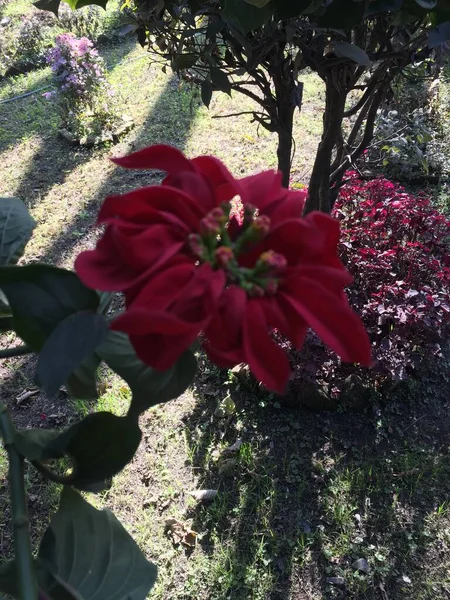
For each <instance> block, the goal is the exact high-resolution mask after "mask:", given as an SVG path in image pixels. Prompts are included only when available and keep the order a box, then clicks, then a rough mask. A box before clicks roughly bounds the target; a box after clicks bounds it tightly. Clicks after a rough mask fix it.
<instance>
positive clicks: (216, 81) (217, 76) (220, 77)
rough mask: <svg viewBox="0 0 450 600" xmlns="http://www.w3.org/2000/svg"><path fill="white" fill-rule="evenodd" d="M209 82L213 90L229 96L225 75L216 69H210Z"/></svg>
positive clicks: (229, 88) (228, 85)
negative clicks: (215, 89)
mask: <svg viewBox="0 0 450 600" xmlns="http://www.w3.org/2000/svg"><path fill="white" fill-rule="evenodd" d="M211 82H212V84H213V86H214V87H215V88H217V89H218V90H220V91H221V92H225V94H228V95H230V96H231V83H230V80H229V79H228V76H227V74H226V73H224V71H221V70H220V69H219V68H218V67H211Z"/></svg>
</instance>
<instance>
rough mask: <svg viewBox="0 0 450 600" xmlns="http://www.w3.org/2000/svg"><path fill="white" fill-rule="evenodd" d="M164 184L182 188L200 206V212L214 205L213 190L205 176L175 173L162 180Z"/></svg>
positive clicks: (208, 209) (184, 172)
mask: <svg viewBox="0 0 450 600" xmlns="http://www.w3.org/2000/svg"><path fill="white" fill-rule="evenodd" d="M163 183H164V185H168V186H171V187H173V188H176V189H178V190H183V192H185V193H186V194H188V195H189V197H190V198H192V199H193V200H194V201H195V202H196V203H197V205H198V206H199V207H200V209H201V212H202V214H205V213H207V212H209V211H210V210H212V209H213V208H214V207H215V206H216V201H215V191H214V188H213V186H212V185H211V184H210V182H209V181H207V179H206V178H204V177H202V176H201V175H198V174H197V173H190V172H189V173H188V172H186V171H183V172H182V173H175V174H174V175H169V176H168V177H166V179H165V180H164V182H163Z"/></svg>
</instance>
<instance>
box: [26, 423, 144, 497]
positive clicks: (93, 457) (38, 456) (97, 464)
mask: <svg viewBox="0 0 450 600" xmlns="http://www.w3.org/2000/svg"><path fill="white" fill-rule="evenodd" d="M141 435H142V434H141V430H140V429H139V426H138V424H137V422H136V420H134V419H131V418H129V417H116V416H115V415H113V414H111V413H109V412H98V413H94V414H92V415H88V416H87V417H85V418H84V419H82V420H81V421H79V422H78V423H75V425H72V427H69V429H67V430H66V431H63V432H57V431H54V430H50V429H27V430H23V431H19V432H17V434H16V436H15V445H16V448H17V450H18V451H19V452H20V454H22V456H24V457H25V458H27V459H28V460H30V461H38V462H41V463H42V462H46V461H48V460H51V459H60V458H62V457H64V456H68V457H70V459H71V460H72V462H73V472H72V473H71V474H70V475H68V476H67V477H66V478H65V479H64V482H65V483H67V484H70V485H73V486H75V487H77V488H80V489H85V488H86V487H88V486H91V485H92V484H95V483H98V482H99V481H104V480H105V479H109V478H111V477H113V476H114V475H116V474H117V473H119V471H121V470H122V469H123V468H124V467H125V466H126V465H127V464H128V463H129V462H130V461H131V460H132V458H133V456H134V455H135V453H136V450H137V449H138V447H139V444H140V441H141ZM49 478H50V479H52V477H51V472H50V475H49ZM60 479H61V478H60V477H59V476H58V477H56V476H55V480H57V481H60Z"/></svg>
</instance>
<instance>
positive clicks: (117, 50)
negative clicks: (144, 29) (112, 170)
mask: <svg viewBox="0 0 450 600" xmlns="http://www.w3.org/2000/svg"><path fill="white" fill-rule="evenodd" d="M134 48H135V44H131V43H125V44H121V45H120V46H116V47H114V48H110V49H108V55H107V56H106V57H105V58H107V59H108V60H106V62H107V64H108V63H109V65H110V66H112V65H116V66H117V65H120V64H121V63H123V62H124V61H126V60H127V57H128V55H129V54H130V53H131V52H132V51H133V50H134ZM37 76H38V74H36V76H35V77H33V78H30V79H26V80H25V82H26V81H30V83H31V84H28V85H25V87H24V88H23V90H22V89H21V91H20V93H27V92H29V91H32V90H37V89H39V88H41V87H42V86H43V85H48V84H50V85H51V84H52V77H51V75H50V74H49V72H48V70H44V71H42V73H41V77H40V78H38V79H36V77H37ZM42 93H43V92H37V93H36V94H33V95H32V96H28V97H26V98H21V99H18V100H16V101H13V102H10V103H7V104H4V105H0V123H1V129H0V151H3V152H5V151H8V150H11V149H12V147H14V146H18V145H19V144H25V145H27V144H30V145H31V150H32V152H33V154H32V157H31V160H29V162H28V166H27V169H26V170H25V172H24V173H20V175H19V176H20V181H19V183H18V185H17V187H16V190H15V195H16V196H17V197H19V198H22V199H23V200H24V202H25V203H26V204H27V206H28V207H29V208H32V207H33V206H35V205H37V204H38V203H39V202H40V201H41V200H42V198H44V197H45V196H46V194H47V193H48V192H49V190H50V189H52V188H53V187H56V186H59V185H61V184H62V183H64V181H66V180H67V178H68V177H69V175H70V174H71V173H72V172H74V171H75V170H76V169H78V168H80V167H81V166H82V165H83V164H85V163H87V162H88V161H90V160H91V159H92V158H93V157H95V156H102V155H104V154H106V153H107V151H108V150H107V148H102V147H98V148H93V149H90V148H86V147H81V146H80V147H71V146H70V145H69V144H68V142H67V141H66V140H65V139H63V138H62V137H61V136H60V135H59V134H58V129H59V117H58V112H57V110H56V106H55V103H54V101H53V100H45V99H44V98H43V97H42ZM18 95H20V94H18ZM17 152H18V150H16V149H15V150H14V155H15V156H16V155H17ZM19 160H20V158H19ZM12 168H13V169H14V165H12ZM61 201H64V199H63V198H61Z"/></svg>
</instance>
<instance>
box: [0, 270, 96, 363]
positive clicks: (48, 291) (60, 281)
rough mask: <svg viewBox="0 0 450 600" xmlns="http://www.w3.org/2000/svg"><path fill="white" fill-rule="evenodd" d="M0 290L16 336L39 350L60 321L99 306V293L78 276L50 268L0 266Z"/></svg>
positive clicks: (70, 272)
mask: <svg viewBox="0 0 450 600" xmlns="http://www.w3.org/2000/svg"><path fill="white" fill-rule="evenodd" d="M0 288H1V289H2V290H3V292H4V293H5V295H6V297H7V299H8V302H9V304H10V306H11V309H12V313H13V318H14V329H15V331H16V333H17V334H18V335H19V336H20V337H21V338H22V339H23V341H24V342H26V343H27V344H28V345H29V346H30V347H31V348H32V349H33V350H36V351H39V350H40V349H41V348H42V346H43V345H44V343H45V340H46V339H47V338H48V336H49V335H50V334H51V333H52V331H53V330H54V329H55V328H56V326H57V325H58V324H59V323H60V322H61V321H63V320H64V319H66V318H67V317H69V316H70V315H72V314H74V313H76V312H79V311H85V310H96V309H97V307H98V303H99V296H98V294H97V293H96V292H95V291H93V290H90V289H88V288H87V287H86V286H85V285H83V284H82V283H81V281H80V280H79V279H78V277H77V275H76V274H75V273H73V272H72V271H67V270H65V269H58V268H56V267H51V266H49V265H28V266H25V267H0Z"/></svg>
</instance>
